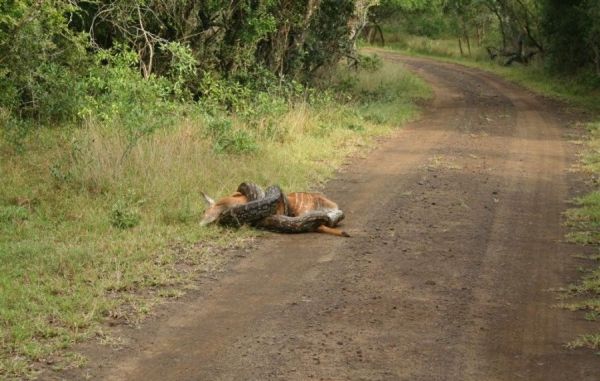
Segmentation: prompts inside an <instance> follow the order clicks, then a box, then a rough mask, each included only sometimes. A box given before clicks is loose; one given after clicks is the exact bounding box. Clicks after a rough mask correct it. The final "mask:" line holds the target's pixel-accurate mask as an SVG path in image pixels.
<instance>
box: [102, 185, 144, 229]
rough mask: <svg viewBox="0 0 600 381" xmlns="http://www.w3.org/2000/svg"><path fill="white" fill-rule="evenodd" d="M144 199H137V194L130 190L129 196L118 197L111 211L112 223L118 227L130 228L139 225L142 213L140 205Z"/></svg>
mask: <svg viewBox="0 0 600 381" xmlns="http://www.w3.org/2000/svg"><path fill="white" fill-rule="evenodd" d="M143 203H144V200H136V197H135V194H134V193H133V192H132V191H129V192H128V194H127V196H126V197H124V198H120V199H118V200H117V201H116V202H115V203H114V204H113V206H112V208H111V211H110V224H111V225H112V226H114V227H115V228H118V229H130V228H133V227H136V226H137V225H139V223H140V221H141V214H140V210H139V207H140V206H141V205H142V204H143Z"/></svg>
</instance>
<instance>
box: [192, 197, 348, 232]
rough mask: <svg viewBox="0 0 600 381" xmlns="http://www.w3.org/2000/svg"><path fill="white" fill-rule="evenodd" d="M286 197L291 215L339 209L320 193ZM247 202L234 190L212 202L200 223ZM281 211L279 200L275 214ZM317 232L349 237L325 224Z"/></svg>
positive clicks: (207, 222) (211, 219)
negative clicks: (232, 192) (229, 194)
mask: <svg viewBox="0 0 600 381" xmlns="http://www.w3.org/2000/svg"><path fill="white" fill-rule="evenodd" d="M205 198H206V196H205ZM287 199H288V203H289V214H290V216H291V217H298V216H301V215H303V214H305V213H308V212H310V211H314V210H320V209H339V208H338V206H337V204H336V203H335V202H333V201H331V200H330V199H328V198H327V197H325V196H324V195H323V194H321V193H308V192H294V193H289V194H288V195H287ZM208 200H209V199H208V198H207V201H208ZM211 201H212V200H210V201H208V202H209V203H210V202H211ZM247 202H248V199H247V198H246V196H244V195H243V194H241V193H240V192H235V193H234V194H232V195H231V196H228V197H224V198H222V199H220V200H219V201H217V202H213V203H211V205H210V206H209V208H208V209H207V210H206V212H205V213H204V218H203V219H202V222H201V224H202V225H206V224H209V223H211V222H214V221H215V220H216V219H217V218H218V217H219V215H220V214H221V213H223V212H224V211H225V210H226V209H227V208H229V207H232V206H235V205H241V204H245V203H247ZM283 213H284V205H283V203H281V202H280V203H279V204H278V205H277V214H283ZM317 232H319V233H325V234H332V235H335V236H338V237H350V235H349V234H348V233H346V232H345V231H343V230H341V229H338V228H331V227H328V226H325V225H321V226H319V228H317Z"/></svg>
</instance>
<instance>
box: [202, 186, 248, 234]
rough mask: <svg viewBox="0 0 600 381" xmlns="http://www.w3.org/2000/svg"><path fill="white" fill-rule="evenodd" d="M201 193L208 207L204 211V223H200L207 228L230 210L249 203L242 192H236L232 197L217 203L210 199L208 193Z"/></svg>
mask: <svg viewBox="0 0 600 381" xmlns="http://www.w3.org/2000/svg"><path fill="white" fill-rule="evenodd" d="M200 193H202V197H203V198H204V201H205V202H206V205H207V207H206V210H205V211H204V217H202V221H200V226H205V225H208V224H210V223H213V222H215V221H216V220H217V219H218V218H219V216H220V215H221V214H222V213H223V212H224V211H226V210H227V209H228V208H230V207H232V206H235V205H240V204H245V203H246V202H247V199H246V196H244V195H242V194H241V193H240V192H235V193H234V194H232V195H231V196H229V197H224V198H222V199H220V200H219V201H216V202H215V200H213V199H212V198H210V197H208V195H206V193H204V192H200Z"/></svg>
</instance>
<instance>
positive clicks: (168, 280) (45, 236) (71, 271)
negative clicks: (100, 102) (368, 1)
mask: <svg viewBox="0 0 600 381" xmlns="http://www.w3.org/2000/svg"><path fill="white" fill-rule="evenodd" d="M325 77H327V76H325ZM328 77H329V78H333V79H330V81H329V82H328V83H327V86H335V87H337V89H338V90H339V89H341V87H344V89H343V94H344V96H343V97H340V98H339V99H338V98H335V97H333V96H324V97H322V98H321V99H320V100H319V101H318V102H305V101H301V100H298V101H296V102H295V103H294V104H293V105H291V107H289V108H288V109H287V111H284V112H281V113H279V114H276V115H269V116H268V118H267V117H264V118H262V117H261V115H258V117H254V118H253V119H252V120H250V121H248V119H245V118H243V117H240V116H235V115H225V114H207V113H205V112H203V111H199V110H198V109H197V108H198V106H194V105H188V106H186V107H188V109H187V110H184V112H181V113H179V115H187V116H179V117H178V118H177V120H176V122H175V123H173V125H171V126H169V127H168V128H161V129H156V130H154V131H153V132H152V133H150V134H147V135H144V136H142V137H141V138H140V139H138V140H136V141H135V144H132V141H131V135H130V134H128V133H126V132H123V131H122V130H121V129H119V128H118V127H117V126H114V125H108V124H107V123H103V122H99V121H95V120H93V119H89V120H88V121H87V122H86V123H85V124H84V125H83V126H79V127H76V128H73V127H72V126H62V127H61V126H58V127H56V128H54V129H40V130H36V131H33V132H31V133H30V134H29V135H28V136H27V137H25V138H24V139H21V140H20V145H21V146H20V149H19V150H15V148H14V145H13V144H12V143H11V142H10V141H9V140H6V139H5V140H0V176H1V178H2V186H1V187H0V330H1V331H0V344H1V346H0V348H1V349H0V378H22V377H33V376H34V375H35V371H36V369H38V368H39V367H40V366H41V364H45V363H46V362H48V363H53V364H55V365H54V366H56V367H64V366H73V365H76V362H77V361H79V360H77V361H75V360H74V359H77V357H72V356H68V355H67V353H68V352H66V350H67V349H68V348H69V347H70V346H71V345H72V344H73V343H75V342H77V341H80V340H84V339H86V338H89V337H90V336H92V335H94V334H100V333H101V332H102V322H105V321H107V320H109V321H113V322H117V323H119V322H125V323H133V324H135V323H136V322H137V321H139V320H140V319H141V318H143V316H144V315H145V314H147V313H149V311H151V309H152V306H153V305H154V304H155V303H157V302H159V301H160V300H161V299H163V298H165V297H174V296H178V295H180V294H181V293H182V292H184V291H185V289H186V288H188V287H192V286H193V284H194V279H195V278H196V277H197V276H198V274H200V273H202V272H206V271H213V270H218V269H220V268H222V266H223V264H224V263H225V262H226V261H227V260H228V258H227V256H226V255H225V254H224V253H223V252H222V251H221V249H220V248H222V247H227V246H231V245H243V244H244V241H245V240H247V239H250V238H251V237H254V236H255V235H256V233H255V232H254V231H252V230H250V229H241V230H227V229H221V228H219V227H208V228H200V227H199V226H198V222H199V220H200V218H201V216H202V213H203V209H204V205H203V204H202V202H201V197H199V192H200V191H201V190H202V191H205V192H206V193H208V194H210V195H212V196H213V197H219V196H223V195H226V194H228V193H231V192H232V191H234V190H235V189H236V187H237V185H238V184H239V183H240V182H242V181H254V182H257V183H258V184H261V185H269V184H273V183H277V184H279V185H281V186H282V188H283V189H284V190H285V191H299V190H303V189H309V188H314V187H317V186H318V185H319V184H320V183H322V182H323V181H325V180H326V179H327V178H328V177H329V176H330V175H331V174H332V173H333V171H335V169H336V168H338V167H339V165H340V164H341V163H342V162H343V161H344V160H345V158H347V157H348V155H350V154H352V153H353V152H356V151H357V150H360V149H364V147H365V146H369V145H370V144H371V142H372V141H373V138H374V137H376V136H381V135H385V134H388V133H390V132H391V131H393V130H394V129H395V128H397V127H398V126H400V125H401V124H402V122H403V121H405V120H407V119H409V118H411V117H413V116H414V115H415V113H416V109H415V107H414V103H413V102H414V100H415V99H416V98H421V97H425V96H427V94H428V90H427V89H426V87H425V85H424V84H423V83H422V82H421V81H419V80H416V79H415V78H414V77H412V76H411V75H409V74H407V73H406V72H405V71H404V70H403V69H402V68H400V67H399V66H395V65H392V64H387V63H386V64H384V65H383V67H382V68H381V69H380V71H375V72H366V71H362V72H359V73H356V72H350V71H345V70H342V69H340V71H338V72H336V73H328ZM325 93H331V94H333V92H328V91H325ZM338 93H341V92H338ZM19 152H21V153H19Z"/></svg>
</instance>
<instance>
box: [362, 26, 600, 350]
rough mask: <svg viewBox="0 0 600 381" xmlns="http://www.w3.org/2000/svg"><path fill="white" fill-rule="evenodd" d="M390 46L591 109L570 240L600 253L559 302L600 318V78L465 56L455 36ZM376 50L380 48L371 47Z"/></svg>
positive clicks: (580, 341)
mask: <svg viewBox="0 0 600 381" xmlns="http://www.w3.org/2000/svg"><path fill="white" fill-rule="evenodd" d="M388 40H390V41H391V44H390V46H389V47H388V48H389V49H391V50H399V51H401V52H403V53H405V54H409V55H417V56H427V57H435V58H437V59H440V60H442V61H447V62H453V63H459V64H462V65H465V66H470V67H475V68H479V69H482V70H486V71H490V72H493V73H495V74H497V75H499V76H501V77H503V78H506V79H508V80H510V81H513V82H516V83H519V84H521V85H523V86H525V87H527V88H529V89H531V90H533V91H535V92H537V93H540V94H543V95H545V96H549V97H551V98H554V99H559V100H562V101H565V102H567V103H569V104H571V105H573V106H576V107H577V108H578V109H580V110H581V111H583V112H585V113H587V114H585V115H584V117H583V118H582V119H587V120H592V121H591V122H588V123H587V130H588V131H589V134H588V139H587V141H586V142H585V146H586V148H585V149H584V152H583V153H582V156H581V167H582V170H583V171H584V172H585V173H586V174H587V175H589V181H588V185H589V186H590V188H591V189H592V191H591V192H589V193H587V194H586V195H584V196H582V197H579V198H576V199H575V200H573V203H574V205H575V207H573V208H571V209H569V210H567V211H566V212H565V217H566V224H567V226H569V228H570V230H571V231H570V232H569V233H568V235H567V237H566V238H567V240H568V241H570V242H573V243H576V244H581V245H592V246H596V247H598V249H597V250H596V253H595V254H593V255H590V256H586V258H588V259H589V260H591V261H593V262H594V264H593V265H591V266H590V267H589V268H584V269H582V270H581V273H582V276H581V279H580V280H579V281H578V282H576V283H574V284H571V285H568V286H567V287H565V289H564V291H565V300H563V301H562V302H561V304H560V306H562V307H564V308H567V309H569V310H572V311H583V313H584V315H583V317H584V319H586V320H588V321H599V320H600V189H599V184H600V119H599V118H600V102H599V101H598V100H599V99H600V83H598V80H597V78H592V77H591V76H589V75H586V74H585V73H584V74H580V75H577V76H560V75H553V74H549V73H548V72H547V71H546V70H545V69H544V67H543V66H542V64H541V62H539V61H533V62H532V63H531V64H530V65H527V66H524V65H520V64H513V65H512V66H510V67H506V66H503V65H502V64H501V62H496V61H491V60H490V59H489V58H488V57H487V54H486V52H485V50H484V49H483V48H482V47H475V48H473V47H472V48H473V50H472V56H471V57H463V56H461V55H460V51H459V50H458V47H457V42H456V41H452V40H436V41H434V40H429V39H427V38H423V37H414V36H405V35H402V34H401V33H396V34H392V36H391V39H389V38H388ZM369 51H377V50H372V49H371V50H369ZM567 347H568V348H572V349H574V348H581V347H585V348H589V349H593V350H600V333H590V334H585V335H581V336H579V337H577V338H575V339H574V340H572V341H571V342H569V343H567Z"/></svg>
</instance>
